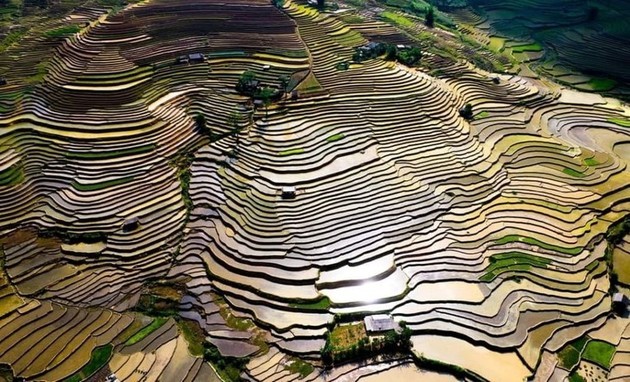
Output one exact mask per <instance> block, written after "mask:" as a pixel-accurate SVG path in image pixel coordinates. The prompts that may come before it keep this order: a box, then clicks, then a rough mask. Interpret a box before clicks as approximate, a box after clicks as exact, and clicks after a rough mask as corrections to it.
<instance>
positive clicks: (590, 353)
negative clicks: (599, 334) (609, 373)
mask: <svg viewBox="0 0 630 382" xmlns="http://www.w3.org/2000/svg"><path fill="white" fill-rule="evenodd" d="M615 350H616V349H615V346H613V345H611V344H609V343H608V342H604V341H598V340H591V341H589V342H588V344H586V349H584V353H583V354H582V358H583V359H585V360H587V361H591V362H593V363H596V364H598V365H599V366H601V367H603V368H604V369H606V370H608V369H610V361H612V358H613V355H614V354H615Z"/></svg>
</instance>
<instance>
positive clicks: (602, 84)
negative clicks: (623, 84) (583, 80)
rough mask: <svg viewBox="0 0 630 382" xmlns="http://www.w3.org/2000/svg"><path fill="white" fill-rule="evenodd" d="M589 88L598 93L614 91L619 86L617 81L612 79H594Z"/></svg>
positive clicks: (589, 83)
mask: <svg viewBox="0 0 630 382" xmlns="http://www.w3.org/2000/svg"><path fill="white" fill-rule="evenodd" d="M588 86H589V87H590V88H591V89H592V90H593V91H596V92H606V91H609V90H612V89H614V88H615V86H617V81H615V80H611V79H610V78H592V79H591V80H590V81H589V82H588Z"/></svg>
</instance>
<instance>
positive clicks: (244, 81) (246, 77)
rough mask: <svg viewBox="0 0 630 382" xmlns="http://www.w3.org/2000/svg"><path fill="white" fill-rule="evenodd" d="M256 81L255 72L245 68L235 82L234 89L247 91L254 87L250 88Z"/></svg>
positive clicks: (242, 91)
mask: <svg viewBox="0 0 630 382" xmlns="http://www.w3.org/2000/svg"><path fill="white" fill-rule="evenodd" d="M254 81H256V74H254V72H252V71H251V70H246V71H244V72H243V74H241V76H240V77H239V79H238V83H237V84H236V90H238V91H239V92H241V93H249V92H252V91H253V90H255V89H250V88H251V86H252V84H253V83H254Z"/></svg>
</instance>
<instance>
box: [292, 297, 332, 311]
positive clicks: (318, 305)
mask: <svg viewBox="0 0 630 382" xmlns="http://www.w3.org/2000/svg"><path fill="white" fill-rule="evenodd" d="M290 306H292V307H293V308H299V309H300V310H319V311H327V310H328V309H330V299H329V298H328V297H326V296H324V297H322V298H321V299H319V300H317V301H315V302H304V303H303V302H298V303H293V304H291V305H290Z"/></svg>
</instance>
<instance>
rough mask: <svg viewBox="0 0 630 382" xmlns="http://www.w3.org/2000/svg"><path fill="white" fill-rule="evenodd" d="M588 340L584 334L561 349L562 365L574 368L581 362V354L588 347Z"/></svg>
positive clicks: (569, 368)
mask: <svg viewBox="0 0 630 382" xmlns="http://www.w3.org/2000/svg"><path fill="white" fill-rule="evenodd" d="M587 342H588V337H586V336H582V337H580V338H578V339H576V340H573V341H572V342H569V343H568V344H566V345H565V346H564V347H563V348H562V349H560V351H559V352H558V358H559V359H560V365H561V366H562V367H564V368H565V369H567V370H573V368H574V367H575V366H576V365H577V364H578V363H579V362H580V355H581V353H582V351H583V350H584V348H585V347H586V343H587Z"/></svg>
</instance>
